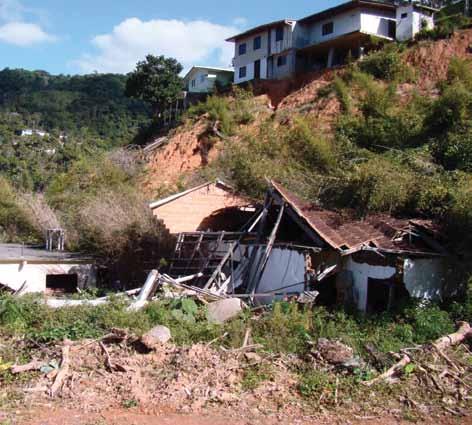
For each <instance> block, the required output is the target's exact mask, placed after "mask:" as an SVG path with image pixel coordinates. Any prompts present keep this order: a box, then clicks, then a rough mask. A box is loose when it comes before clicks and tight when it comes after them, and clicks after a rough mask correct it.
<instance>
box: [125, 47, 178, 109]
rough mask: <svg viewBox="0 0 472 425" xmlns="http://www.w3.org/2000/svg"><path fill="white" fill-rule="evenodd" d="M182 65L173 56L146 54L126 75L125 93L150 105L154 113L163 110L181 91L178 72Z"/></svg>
mask: <svg viewBox="0 0 472 425" xmlns="http://www.w3.org/2000/svg"><path fill="white" fill-rule="evenodd" d="M182 69H183V67H182V65H181V64H180V63H179V62H178V61H177V60H176V59H174V58H166V57H164V56H153V55H147V56H146V60H144V61H141V62H138V64H137V65H136V69H135V70H134V71H133V72H132V73H130V74H129V75H128V80H127V81H126V91H125V93H126V95H127V96H129V97H132V98H136V99H140V100H143V101H145V102H148V103H150V104H151V105H152V108H153V111H154V113H155V114H157V113H161V112H163V111H164V110H165V109H166V108H167V107H168V105H169V104H171V103H173V102H175V100H176V99H178V97H179V95H180V94H181V92H182V88H183V84H182V79H181V78H180V76H179V74H180V73H181V72H182Z"/></svg>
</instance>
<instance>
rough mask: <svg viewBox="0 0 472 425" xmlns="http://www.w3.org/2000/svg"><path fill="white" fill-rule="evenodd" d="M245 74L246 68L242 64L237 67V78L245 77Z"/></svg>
mask: <svg viewBox="0 0 472 425" xmlns="http://www.w3.org/2000/svg"><path fill="white" fill-rule="evenodd" d="M246 75H247V68H246V67H245V66H242V67H241V68H239V78H246Z"/></svg>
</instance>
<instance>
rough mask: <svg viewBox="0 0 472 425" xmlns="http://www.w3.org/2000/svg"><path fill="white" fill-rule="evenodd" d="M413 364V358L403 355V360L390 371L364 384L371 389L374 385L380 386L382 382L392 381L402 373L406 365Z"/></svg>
mask: <svg viewBox="0 0 472 425" xmlns="http://www.w3.org/2000/svg"><path fill="white" fill-rule="evenodd" d="M409 363H411V358H410V356H407V355H406V354H404V355H403V357H402V358H401V360H400V361H399V362H397V363H395V364H394V365H393V366H392V367H391V368H390V369H389V370H387V371H386V372H385V373H382V374H381V375H379V376H377V377H376V378H374V379H371V380H370V381H367V382H363V383H362V384H363V385H365V386H367V387H370V386H372V385H375V384H378V383H379V382H381V381H386V380H388V379H391V378H392V377H393V376H395V375H396V374H397V373H398V372H400V371H402V370H403V369H404V368H405V366H406V365H408V364H409Z"/></svg>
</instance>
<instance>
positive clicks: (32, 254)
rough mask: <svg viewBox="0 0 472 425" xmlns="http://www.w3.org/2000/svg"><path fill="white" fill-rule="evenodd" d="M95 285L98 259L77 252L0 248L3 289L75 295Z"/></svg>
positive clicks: (21, 246) (0, 281)
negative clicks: (96, 260)
mask: <svg viewBox="0 0 472 425" xmlns="http://www.w3.org/2000/svg"><path fill="white" fill-rule="evenodd" d="M95 284H96V267H95V260H94V259H92V258H90V257H87V256H84V255H81V254H75V253H69V252H65V251H60V250H49V249H43V248H39V247H35V246H24V245H17V244H3V245H0V289H2V288H3V289H5V290H7V291H10V292H14V293H15V294H17V295H23V294H27V293H50V294H52V293H53V294H73V293H77V292H79V291H80V290H81V289H86V288H90V287H94V286H95Z"/></svg>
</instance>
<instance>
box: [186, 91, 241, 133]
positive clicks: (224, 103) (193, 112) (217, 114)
mask: <svg viewBox="0 0 472 425" xmlns="http://www.w3.org/2000/svg"><path fill="white" fill-rule="evenodd" d="M204 114H207V115H208V119H209V120H210V121H212V122H216V121H218V123H219V127H220V129H221V131H222V132H223V133H224V134H225V135H227V136H231V135H232V134H233V132H234V125H235V119H234V116H233V114H232V112H231V109H230V99H229V98H227V97H221V96H216V95H214V96H209V97H208V98H207V100H206V101H205V102H200V103H197V104H196V105H193V106H191V107H190V108H189V109H188V111H187V116H188V117H199V116H202V115H204Z"/></svg>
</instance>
